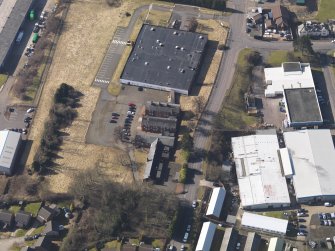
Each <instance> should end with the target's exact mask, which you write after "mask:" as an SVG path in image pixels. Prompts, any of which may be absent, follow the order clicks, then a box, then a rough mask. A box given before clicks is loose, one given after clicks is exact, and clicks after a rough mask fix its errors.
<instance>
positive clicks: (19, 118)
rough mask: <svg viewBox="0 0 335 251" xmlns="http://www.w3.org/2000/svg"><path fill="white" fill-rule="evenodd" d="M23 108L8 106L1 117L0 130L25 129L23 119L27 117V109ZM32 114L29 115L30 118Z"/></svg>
mask: <svg viewBox="0 0 335 251" xmlns="http://www.w3.org/2000/svg"><path fill="white" fill-rule="evenodd" d="M28 108H29V107H24V106H10V107H8V108H7V110H6V112H5V113H4V114H3V116H1V123H0V130H3V129H12V128H18V129H19V128H21V129H22V128H25V123H24V118H25V116H26V115H27V109H28ZM32 115H33V114H30V115H29V116H30V117H31V116H32Z"/></svg>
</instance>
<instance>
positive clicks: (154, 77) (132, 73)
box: [120, 24, 208, 95]
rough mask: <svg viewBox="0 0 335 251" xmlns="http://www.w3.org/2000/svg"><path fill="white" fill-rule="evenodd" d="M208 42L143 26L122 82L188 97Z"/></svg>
mask: <svg viewBox="0 0 335 251" xmlns="http://www.w3.org/2000/svg"><path fill="white" fill-rule="evenodd" d="M207 40H208V37H207V35H205V34H200V33H195V32H189V31H181V30H176V29H171V28H165V27H160V26H153V25H148V24H144V25H143V26H142V28H141V30H140V32H139V35H138V37H137V40H136V43H135V45H134V46H133V50H132V52H131V54H130V56H129V58H128V61H127V63H126V65H125V67H124V69H123V72H122V74H121V78H120V81H121V83H122V84H126V85H135V86H141V87H145V88H152V89H157V90H162V91H175V92H177V93H181V94H185V95H188V94H189V91H190V89H191V86H192V84H193V82H194V80H195V78H196V75H197V72H198V70H199V69H198V68H199V65H200V62H201V59H202V55H203V52H204V50H205V46H206V43H207Z"/></svg>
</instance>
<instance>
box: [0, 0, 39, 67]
mask: <svg viewBox="0 0 335 251" xmlns="http://www.w3.org/2000/svg"><path fill="white" fill-rule="evenodd" d="M32 2H33V1H32V0H24V1H22V0H2V1H0V13H1V16H0V71H2V70H3V68H4V66H5V64H6V60H7V59H8V57H9V54H10V52H11V49H12V47H13V44H14V43H15V40H16V36H17V35H18V33H19V31H20V28H21V26H22V23H23V22H24V19H25V17H26V15H27V13H28V11H29V8H30V6H31V4H32Z"/></svg>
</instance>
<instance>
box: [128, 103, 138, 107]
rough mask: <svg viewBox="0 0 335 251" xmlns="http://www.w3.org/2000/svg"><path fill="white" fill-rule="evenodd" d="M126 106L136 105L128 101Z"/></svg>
mask: <svg viewBox="0 0 335 251" xmlns="http://www.w3.org/2000/svg"><path fill="white" fill-rule="evenodd" d="M128 106H135V107H136V105H135V104H134V103H131V102H130V103H128Z"/></svg>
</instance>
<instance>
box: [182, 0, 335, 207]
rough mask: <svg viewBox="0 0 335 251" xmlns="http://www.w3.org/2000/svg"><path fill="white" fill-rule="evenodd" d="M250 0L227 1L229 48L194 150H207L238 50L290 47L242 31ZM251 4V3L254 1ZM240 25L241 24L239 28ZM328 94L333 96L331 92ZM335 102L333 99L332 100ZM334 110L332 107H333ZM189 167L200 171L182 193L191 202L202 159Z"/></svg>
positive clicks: (324, 46)
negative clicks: (229, 9) (228, 8)
mask: <svg viewBox="0 0 335 251" xmlns="http://www.w3.org/2000/svg"><path fill="white" fill-rule="evenodd" d="M250 3H251V2H250V1H248V0H234V2H228V4H232V6H230V7H231V9H235V10H236V11H235V13H233V14H231V15H230V16H229V19H228V20H227V21H228V22H229V24H230V34H229V39H228V42H227V46H228V48H229V49H228V50H226V51H225V53H224V55H223V58H222V61H221V64H220V68H219V71H218V73H217V79H216V81H215V83H214V86H213V88H214V90H213V91H212V93H211V95H210V97H209V100H208V103H207V106H206V108H205V110H204V112H203V114H202V117H201V119H200V120H199V123H198V127H197V129H196V131H195V133H194V147H195V149H196V150H197V151H199V152H203V151H206V150H208V146H209V144H210V138H209V137H208V135H209V133H210V132H211V130H212V121H213V119H214V117H215V115H216V114H217V113H218V112H219V111H220V108H221V105H222V102H223V99H224V97H225V95H226V92H227V90H228V89H229V88H230V86H231V85H232V80H233V76H234V71H235V68H234V66H235V64H236V62H237V57H238V54H239V52H240V51H241V50H242V49H244V48H253V49H255V50H259V51H271V50H292V49H293V47H292V42H278V43H275V42H266V41H260V40H256V39H253V38H251V37H250V36H248V34H247V33H245V32H244V31H245V27H244V26H245V18H246V16H245V12H246V10H247V8H248V7H250V6H248V4H250ZM253 3H254V2H253ZM241 25H242V26H243V27H241ZM334 47H335V46H334V45H333V44H331V43H330V42H329V41H316V42H313V48H314V50H315V51H327V50H330V49H334ZM330 71H331V69H330V67H328V66H325V67H324V68H323V72H324V74H325V78H326V81H327V85H331V89H329V88H328V86H327V89H328V90H331V91H330V92H333V91H334V93H335V79H334V75H333V74H332V73H331V72H330ZM330 96H332V97H335V96H334V95H332V93H330ZM332 102H334V103H335V100H334V101H332ZM333 112H334V110H333ZM189 166H190V168H192V169H195V170H196V171H197V172H196V173H199V174H198V175H195V178H194V183H193V184H189V185H187V188H186V190H187V191H188V192H187V193H186V194H184V195H182V198H184V199H186V200H188V201H190V202H191V201H193V200H196V199H197V189H198V187H199V182H200V177H201V171H202V170H201V166H202V159H199V160H197V161H196V162H195V163H189Z"/></svg>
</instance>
